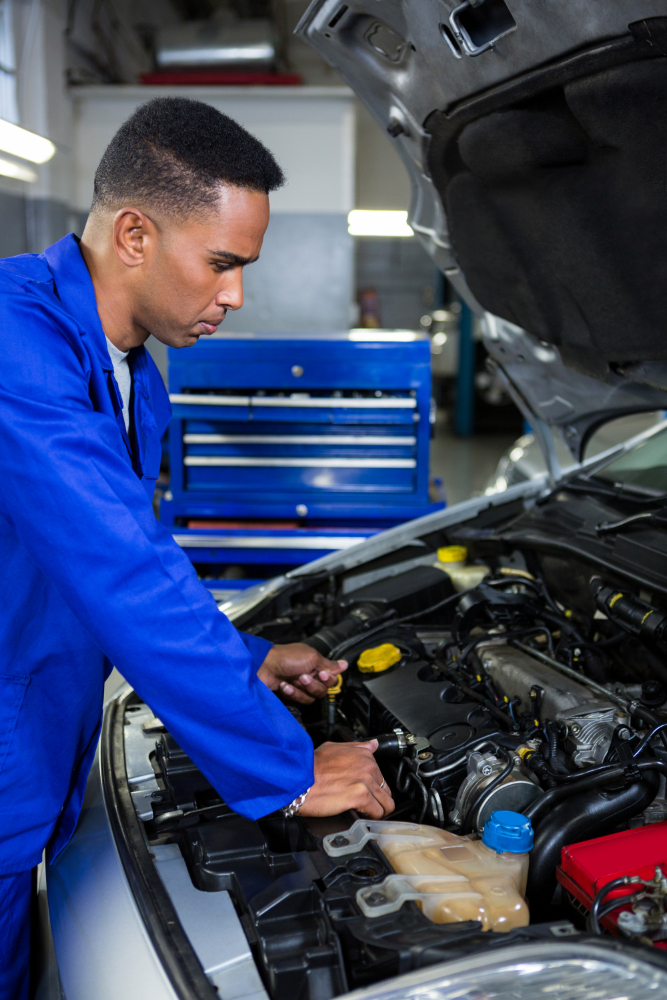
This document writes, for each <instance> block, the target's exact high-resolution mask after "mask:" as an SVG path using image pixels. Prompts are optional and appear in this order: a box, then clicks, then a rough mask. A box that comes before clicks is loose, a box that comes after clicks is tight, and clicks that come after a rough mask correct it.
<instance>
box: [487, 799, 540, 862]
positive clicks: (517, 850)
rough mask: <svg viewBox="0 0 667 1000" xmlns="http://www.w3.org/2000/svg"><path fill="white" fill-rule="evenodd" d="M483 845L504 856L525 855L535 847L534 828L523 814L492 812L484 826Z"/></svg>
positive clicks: (505, 810)
mask: <svg viewBox="0 0 667 1000" xmlns="http://www.w3.org/2000/svg"><path fill="white" fill-rule="evenodd" d="M482 843H483V844H486V846H487V847H490V848H491V849H492V850H493V851H496V852H497V853H498V854H502V853H503V851H511V853H512V854H523V853H525V852H526V851H529V850H530V849H531V847H532V846H533V828H532V826H531V823H530V820H529V819H528V817H527V816H524V815H523V814H522V813H515V812H510V810H509V809H498V810H496V812H492V813H491V815H490V816H489V818H488V819H487V821H486V823H485V824H484V832H483V834H482Z"/></svg>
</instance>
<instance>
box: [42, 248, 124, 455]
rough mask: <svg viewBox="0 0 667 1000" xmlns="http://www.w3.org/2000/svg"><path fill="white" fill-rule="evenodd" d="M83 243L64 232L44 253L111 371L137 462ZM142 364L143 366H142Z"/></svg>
mask: <svg viewBox="0 0 667 1000" xmlns="http://www.w3.org/2000/svg"><path fill="white" fill-rule="evenodd" d="M80 243H81V241H80V240H79V239H78V237H77V236H75V235H74V233H70V234H69V235H68V236H64V237H63V238H62V239H61V240H58V242H57V243H54V244H53V246H50V247H48V248H47V249H46V250H45V251H44V256H45V257H46V260H47V263H48V265H49V267H50V269H51V271H52V273H53V277H54V280H55V285H56V293H57V295H58V298H59V299H60V301H61V303H62V304H63V306H64V307H65V309H66V310H67V312H68V313H70V315H71V316H72V317H73V318H74V319H75V320H76V322H77V324H78V326H79V328H80V329H81V331H82V333H83V334H84V336H87V337H88V338H89V340H90V342H91V344H92V346H93V347H94V349H95V353H96V354H97V356H98V358H99V361H100V364H101V366H102V369H103V371H105V372H107V377H108V379H109V382H110V387H109V388H110V392H111V395H112V397H115V398H114V403H115V405H114V410H115V414H116V423H117V424H118V429H119V431H120V433H121V436H122V438H123V441H124V442H125V447H126V448H127V451H128V454H129V456H130V459H131V460H132V464H133V465H134V457H135V456H134V455H133V452H132V444H131V442H130V437H129V434H128V433H127V428H126V427H125V421H124V420H123V400H122V397H121V394H120V389H119V388H118V384H117V382H116V378H115V375H114V371H113V364H112V362H111V356H110V355H109V351H108V348H107V341H106V337H105V335H104V329H103V328H102V322H101V320H100V315H99V313H98V311H97V299H96V298H95V287H94V285H93V279H92V278H91V277H90V272H89V270H88V268H87V266H86V262H85V260H84V259H83V254H82V253H81V247H80ZM141 353H142V352H141V351H137V350H133V351H132V352H131V355H130V357H131V359H132V360H136V357H134V356H136V355H139V354H141ZM139 367H140V368H141V366H139ZM131 368H132V373H133V375H135V374H136V372H135V366H134V365H131ZM135 388H136V385H135ZM135 397H136V392H135ZM135 409H136V406H135ZM133 417H135V418H136V413H134V412H133Z"/></svg>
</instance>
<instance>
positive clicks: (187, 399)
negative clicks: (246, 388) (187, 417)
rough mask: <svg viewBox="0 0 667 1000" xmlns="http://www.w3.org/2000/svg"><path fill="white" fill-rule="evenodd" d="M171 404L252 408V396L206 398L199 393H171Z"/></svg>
mask: <svg viewBox="0 0 667 1000" xmlns="http://www.w3.org/2000/svg"><path fill="white" fill-rule="evenodd" d="M169 402H170V403H186V404H187V405H188V406H250V396H204V395H200V394H199V393H189V392H170V393H169Z"/></svg>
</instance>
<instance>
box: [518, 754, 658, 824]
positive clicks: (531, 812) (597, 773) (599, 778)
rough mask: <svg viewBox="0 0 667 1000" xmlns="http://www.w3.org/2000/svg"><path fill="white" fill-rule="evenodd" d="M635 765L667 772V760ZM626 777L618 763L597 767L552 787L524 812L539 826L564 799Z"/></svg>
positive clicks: (643, 770)
mask: <svg viewBox="0 0 667 1000" xmlns="http://www.w3.org/2000/svg"><path fill="white" fill-rule="evenodd" d="M634 766H635V767H636V768H637V770H638V771H639V772H640V773H642V774H643V773H644V772H646V771H659V772H660V773H661V774H667V761H663V760H642V761H637V762H636V763H635V764H634ZM570 777H572V778H573V777H574V775H570ZM625 777H626V771H625V769H624V768H623V767H621V766H620V765H618V764H610V765H608V766H605V767H600V768H595V770H594V772H593V773H591V774H588V775H585V776H583V777H581V778H578V779H577V780H576V781H572V782H568V781H563V783H562V784H560V785H558V787H557V788H550V789H549V791H548V792H545V793H544V795H541V796H540V797H539V798H538V799H535V801H534V802H531V804H530V805H529V806H526V808H525V809H524V810H523V813H524V815H525V816H527V817H528V819H529V820H530V821H531V823H532V824H533V826H537V825H538V824H539V823H540V821H541V820H542V817H543V816H544V814H545V813H547V812H549V810H551V809H552V808H553V807H554V806H556V805H558V803H559V802H562V801H563V800H564V799H568V798H570V797H571V796H575V795H576V796H578V795H580V794H581V793H582V792H588V791H591V790H592V789H596V788H601V787H602V786H603V785H612V784H613V783H614V782H615V781H623V780H625Z"/></svg>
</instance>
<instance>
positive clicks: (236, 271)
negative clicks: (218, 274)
mask: <svg viewBox="0 0 667 1000" xmlns="http://www.w3.org/2000/svg"><path fill="white" fill-rule="evenodd" d="M215 303H216V305H218V306H221V307H222V308H224V309H240V308H241V306H242V305H243V269H242V268H240V267H234V268H232V269H231V270H230V271H226V272H225V273H224V284H223V286H222V288H221V289H220V291H219V292H218V294H217V295H216V297H215Z"/></svg>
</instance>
